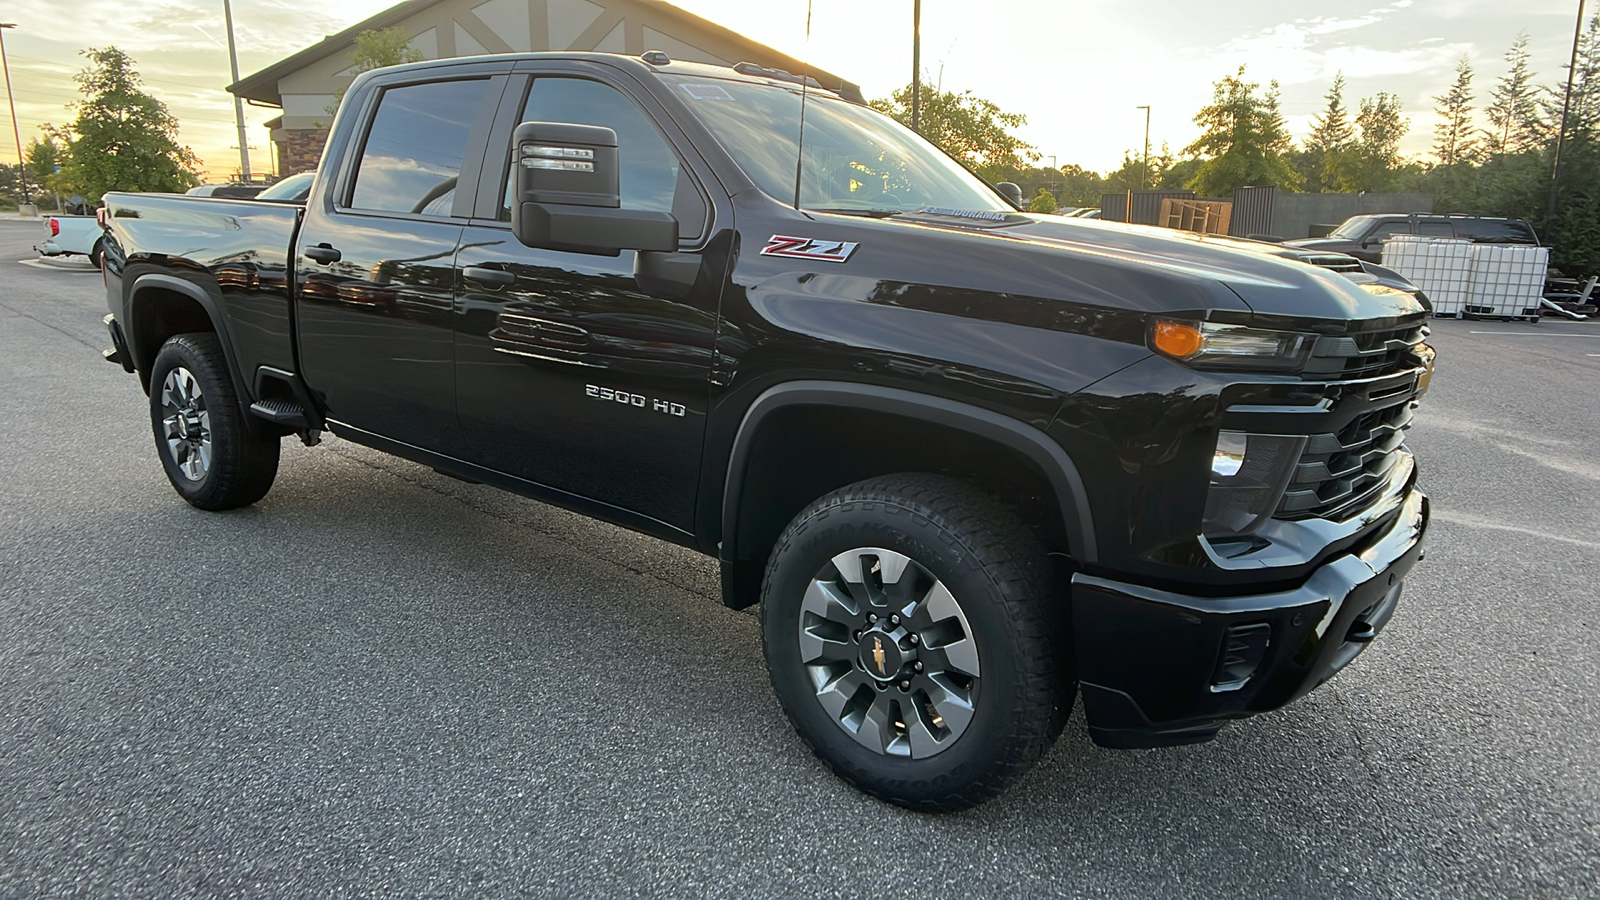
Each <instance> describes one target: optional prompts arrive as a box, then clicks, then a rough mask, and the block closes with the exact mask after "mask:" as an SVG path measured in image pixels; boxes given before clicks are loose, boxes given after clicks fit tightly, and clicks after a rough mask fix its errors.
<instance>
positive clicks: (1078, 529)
mask: <svg viewBox="0 0 1600 900" xmlns="http://www.w3.org/2000/svg"><path fill="white" fill-rule="evenodd" d="M791 406H844V407H850V408H852V409H860V410H869V411H872V412H884V413H892V414H894V415H900V416H908V417H911V418H916V419H922V420H924V421H928V422H932V423H935V424H938V425H943V426H948V427H950V428H954V429H957V430H960V431H965V432H968V433H971V434H974V435H977V436H978V437H982V438H986V439H988V440H992V441H994V442H995V443H998V444H1001V445H1002V446H1005V447H1008V448H1010V449H1011V450H1014V451H1016V452H1017V453H1020V454H1022V456H1023V457H1024V458H1026V459H1027V460H1028V461H1030V462H1032V463H1033V464H1034V465H1035V466H1038V468H1039V471H1041V472H1042V473H1044V476H1045V478H1047V479H1048V480H1049V482H1050V486H1051V487H1052V488H1053V489H1054V490H1055V494H1056V503H1057V504H1058V505H1059V507H1060V510H1061V518H1062V520H1063V522H1064V524H1065V525H1066V530H1067V545H1068V552H1069V553H1070V554H1071V556H1072V558H1073V559H1075V560H1077V561H1078V562H1079V563H1085V564H1092V563H1094V562H1095V561H1096V558H1097V556H1098V554H1097V551H1096V548H1095V538H1094V521H1093V517H1092V515H1091V514H1090V511H1089V496H1088V493H1087V492H1086V491H1085V490H1084V486H1083V477H1082V476H1081V475H1080V474H1079V473H1078V467H1077V466H1076V465H1075V464H1074V463H1073V461H1072V458H1071V457H1070V456H1068V455H1067V452H1066V450H1064V449H1062V447H1061V445H1060V444H1057V443H1056V442H1055V441H1053V440H1051V438H1050V436H1049V435H1047V434H1045V433H1044V432H1043V431H1041V430H1039V429H1038V428H1035V427H1033V426H1031V425H1028V424H1026V423H1023V422H1019V421H1017V420H1016V419H1013V418H1011V417H1009V416H1005V415H1002V414H1000V413H996V412H993V411H991V410H987V409H984V408H982V407H978V406H973V405H971V404H968V403H962V402H959V401H956V400H947V399H945V398H943V397H936V396H932V395H929V394H919V393H916V392H914V391H906V390H901V389H898V388H887V387H876V386H873V385H867V384H857V383H853V382H844V381H837V382H836V381H791V382H787V383H785V384H780V385H777V386H775V387H772V388H769V389H767V390H766V391H764V392H763V393H762V394H761V396H759V397H757V398H756V399H755V401H754V402H752V403H751V404H750V406H749V407H748V408H747V409H746V410H745V414H744V418H743V420H742V421H740V423H739V430H738V432H737V433H736V434H735V436H734V440H733V447H732V449H731V450H730V452H729V454H728V472H727V478H726V480H725V481H724V482H723V494H722V545H721V551H720V556H721V559H722V560H723V561H724V562H733V561H735V560H737V559H738V547H737V546H736V541H737V538H736V535H737V534H738V519H739V504H740V499H741V496H742V494H743V491H744V481H745V472H746V470H747V469H748V468H749V462H750V459H749V457H750V453H751V448H752V447H753V446H754V444H755V435H756V433H757V432H758V431H759V430H760V425H761V422H762V421H763V420H764V419H766V417H767V416H769V415H771V414H773V413H774V412H777V411H778V410H781V409H784V408H786V407H791Z"/></svg>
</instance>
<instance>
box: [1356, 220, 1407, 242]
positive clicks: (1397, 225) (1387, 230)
mask: <svg viewBox="0 0 1600 900" xmlns="http://www.w3.org/2000/svg"><path fill="white" fill-rule="evenodd" d="M1410 233H1411V226H1410V224H1409V223H1406V222H1385V223H1383V224H1382V225H1379V226H1378V227H1377V228H1374V229H1372V233H1371V234H1369V235H1367V236H1366V238H1365V239H1364V240H1363V241H1362V243H1364V244H1376V243H1380V242H1382V241H1387V240H1388V239H1389V238H1392V237H1394V236H1395V235H1397V234H1410Z"/></svg>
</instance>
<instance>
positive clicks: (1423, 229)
mask: <svg viewBox="0 0 1600 900" xmlns="http://www.w3.org/2000/svg"><path fill="white" fill-rule="evenodd" d="M1417 234H1425V235H1428V236H1429V237H1455V236H1456V231H1455V229H1454V228H1451V227H1450V223H1449V222H1418V223H1417Z"/></svg>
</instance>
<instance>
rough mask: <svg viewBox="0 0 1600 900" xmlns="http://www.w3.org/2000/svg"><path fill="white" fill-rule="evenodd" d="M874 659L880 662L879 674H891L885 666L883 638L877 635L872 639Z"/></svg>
mask: <svg viewBox="0 0 1600 900" xmlns="http://www.w3.org/2000/svg"><path fill="white" fill-rule="evenodd" d="M872 661H873V662H875V663H877V664H878V674H879V675H880V676H882V675H887V674H889V672H888V670H886V669H884V667H883V638H879V637H875V638H873V639H872Z"/></svg>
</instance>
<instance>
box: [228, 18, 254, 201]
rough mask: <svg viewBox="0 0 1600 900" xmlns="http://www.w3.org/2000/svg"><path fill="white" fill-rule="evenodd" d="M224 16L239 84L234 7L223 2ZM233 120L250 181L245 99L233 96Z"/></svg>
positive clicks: (242, 166) (241, 165)
mask: <svg viewBox="0 0 1600 900" xmlns="http://www.w3.org/2000/svg"><path fill="white" fill-rule="evenodd" d="M222 16H223V18H224V19H225V20H226V21H227V23H228V65H229V66H230V67H232V69H233V83H234V84H238V83H239V53H238V51H236V50H235V49H234V47H233V5H232V4H231V3H229V2H228V0H222ZM233 120H234V122H235V123H237V124H238V126H239V171H240V173H242V174H243V175H244V180H245V181H249V180H250V148H249V146H248V144H249V143H250V142H249V141H247V140H245V139H244V99H243V98H242V97H240V96H239V95H238V94H234V95H233Z"/></svg>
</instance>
